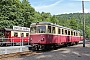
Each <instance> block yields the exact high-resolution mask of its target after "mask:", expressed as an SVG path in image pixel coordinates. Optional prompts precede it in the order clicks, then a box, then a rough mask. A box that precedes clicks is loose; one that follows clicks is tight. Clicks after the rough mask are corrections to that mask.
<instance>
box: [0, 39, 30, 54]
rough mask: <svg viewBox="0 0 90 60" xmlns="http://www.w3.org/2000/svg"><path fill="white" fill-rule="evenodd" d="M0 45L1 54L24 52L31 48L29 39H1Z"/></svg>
mask: <svg viewBox="0 0 90 60" xmlns="http://www.w3.org/2000/svg"><path fill="white" fill-rule="evenodd" d="M24 43H27V44H24ZM0 45H1V47H0V54H9V53H15V52H23V51H27V50H29V48H30V47H31V45H30V44H29V38H26V39H25V38H0ZM2 45H3V46H2Z"/></svg>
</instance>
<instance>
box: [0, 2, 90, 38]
mask: <svg viewBox="0 0 90 60" xmlns="http://www.w3.org/2000/svg"><path fill="white" fill-rule="evenodd" d="M89 19H90V13H86V14H85V20H86V35H87V37H88V38H90V32H89V31H90V20H89ZM42 21H43V22H52V23H57V24H59V25H62V26H65V27H69V28H72V29H75V30H81V31H82V30H83V21H82V13H70V14H61V15H53V16H52V15H51V14H50V13H49V12H47V13H45V12H42V13H39V12H37V11H35V9H34V8H33V7H32V6H31V4H30V3H29V2H28V0H22V1H21V0H0V28H12V26H25V27H30V24H31V23H33V22H42Z"/></svg>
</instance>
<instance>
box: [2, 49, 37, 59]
mask: <svg viewBox="0 0 90 60" xmlns="http://www.w3.org/2000/svg"><path fill="white" fill-rule="evenodd" d="M33 54H36V52H33V51H31V50H30V51H24V52H17V53H10V54H2V55H0V60H8V59H9V58H18V57H20V56H30V55H33Z"/></svg>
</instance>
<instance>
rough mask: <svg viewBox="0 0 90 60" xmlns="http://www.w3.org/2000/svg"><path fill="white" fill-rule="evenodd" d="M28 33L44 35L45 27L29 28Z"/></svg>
mask: <svg viewBox="0 0 90 60" xmlns="http://www.w3.org/2000/svg"><path fill="white" fill-rule="evenodd" d="M30 33H46V26H34V27H31V32H30Z"/></svg>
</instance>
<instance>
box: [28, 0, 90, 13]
mask: <svg viewBox="0 0 90 60" xmlns="http://www.w3.org/2000/svg"><path fill="white" fill-rule="evenodd" d="M28 1H29V2H30V4H31V6H32V7H33V8H35V10H36V11H38V12H50V13H51V14H52V15H57V14H68V13H77V12H79V13H81V12H82V2H81V1H82V0H28ZM83 1H84V11H85V13H88V12H90V0H83Z"/></svg>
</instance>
